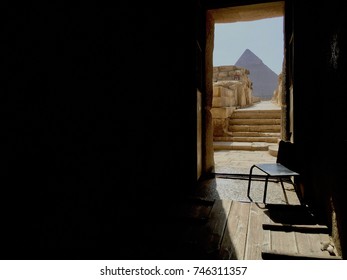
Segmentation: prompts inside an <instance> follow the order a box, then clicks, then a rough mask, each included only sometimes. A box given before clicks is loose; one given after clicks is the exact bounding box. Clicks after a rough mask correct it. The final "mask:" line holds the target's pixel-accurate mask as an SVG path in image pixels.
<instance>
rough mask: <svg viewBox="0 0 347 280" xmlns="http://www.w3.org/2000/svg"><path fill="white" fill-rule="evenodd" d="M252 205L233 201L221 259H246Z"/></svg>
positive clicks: (221, 250)
mask: <svg viewBox="0 0 347 280" xmlns="http://www.w3.org/2000/svg"><path fill="white" fill-rule="evenodd" d="M250 205H251V204H250V203H248V202H238V201H233V203H232V205H231V209H230V212H229V216H228V221H227V226H226V229H225V232H224V236H223V241H222V245H221V249H220V258H221V259H236V260H243V259H244V254H245V245H246V237H247V228H248V219H249V209H250Z"/></svg>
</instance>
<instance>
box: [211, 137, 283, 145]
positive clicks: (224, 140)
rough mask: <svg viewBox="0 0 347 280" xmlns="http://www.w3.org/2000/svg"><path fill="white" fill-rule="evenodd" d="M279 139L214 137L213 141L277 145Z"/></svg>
mask: <svg viewBox="0 0 347 280" xmlns="http://www.w3.org/2000/svg"><path fill="white" fill-rule="evenodd" d="M278 139H279V137H233V136H225V137H214V141H223V142H266V143H277V142H278Z"/></svg>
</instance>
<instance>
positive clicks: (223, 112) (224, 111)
mask: <svg viewBox="0 0 347 280" xmlns="http://www.w3.org/2000/svg"><path fill="white" fill-rule="evenodd" d="M233 110H234V108H233V107H223V108H212V109H211V114H212V118H214V119H215V118H220V119H226V118H228V117H229V116H230V115H231V114H232V112H233Z"/></svg>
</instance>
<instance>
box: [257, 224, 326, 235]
mask: <svg viewBox="0 0 347 280" xmlns="http://www.w3.org/2000/svg"><path fill="white" fill-rule="evenodd" d="M263 229H267V230H271V231H295V232H306V233H309V232H312V233H328V232H329V229H328V227H327V226H325V225H292V224H282V223H264V224H263Z"/></svg>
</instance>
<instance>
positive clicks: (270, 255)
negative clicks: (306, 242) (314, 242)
mask: <svg viewBox="0 0 347 280" xmlns="http://www.w3.org/2000/svg"><path fill="white" fill-rule="evenodd" d="M262 258H263V259H264V260H341V259H342V258H341V257H339V256H327V257H320V256H314V255H303V254H290V253H287V252H279V251H276V252H275V251H263V252H262Z"/></svg>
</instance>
